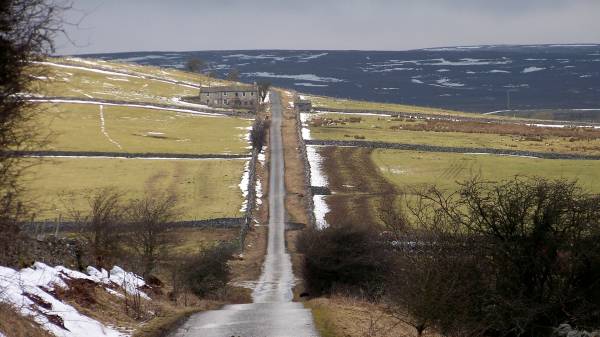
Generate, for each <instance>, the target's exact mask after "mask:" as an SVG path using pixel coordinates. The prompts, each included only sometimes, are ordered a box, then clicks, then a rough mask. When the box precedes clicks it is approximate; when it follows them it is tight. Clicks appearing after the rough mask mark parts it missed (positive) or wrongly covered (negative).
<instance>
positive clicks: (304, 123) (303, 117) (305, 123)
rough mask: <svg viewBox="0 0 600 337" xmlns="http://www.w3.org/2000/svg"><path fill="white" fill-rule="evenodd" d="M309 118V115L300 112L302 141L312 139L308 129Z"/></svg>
mask: <svg viewBox="0 0 600 337" xmlns="http://www.w3.org/2000/svg"><path fill="white" fill-rule="evenodd" d="M310 119H311V117H310V114H309V113H306V112H302V113H300V122H301V123H302V139H304V140H311V139H312V138H311V137H310V129H309V128H308V122H309V121H310Z"/></svg>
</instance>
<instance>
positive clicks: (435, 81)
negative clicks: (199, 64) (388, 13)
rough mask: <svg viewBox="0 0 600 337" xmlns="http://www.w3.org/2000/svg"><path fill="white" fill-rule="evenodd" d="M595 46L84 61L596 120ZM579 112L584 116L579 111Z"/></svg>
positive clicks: (598, 51)
mask: <svg viewBox="0 0 600 337" xmlns="http://www.w3.org/2000/svg"><path fill="white" fill-rule="evenodd" d="M599 56H600V46H599V45H598V44H586V45H492V46H485V45H483V46H469V47H450V48H429V49H417V50H402V51H368V50H365V51H359V50H348V51H340V50H310V51H303V50H233V51H190V52H169V51H164V52H129V53H108V54H93V55H85V56H83V57H91V58H96V59H97V58H102V59H104V60H115V61H117V60H119V61H122V62H133V63H137V64H141V65H155V66H162V67H167V68H174V69H183V67H184V65H185V62H186V61H187V60H188V59H190V58H199V59H202V60H204V61H205V62H206V64H207V66H208V68H209V69H210V70H212V71H215V72H217V73H218V74H220V75H221V76H224V74H226V73H228V72H229V71H230V70H231V69H237V70H239V71H240V73H241V74H242V80H244V81H245V82H248V83H251V82H253V81H259V80H269V81H271V82H273V84H274V85H277V86H280V87H285V88H292V89H294V90H297V91H300V92H306V93H308V94H312V95H325V96H331V97H337V98H344V99H352V100H357V101H362V102H385V103H396V104H407V105H418V106H428V107H436V108H442V109H449V110H458V111H468V112H471V113H473V112H475V113H486V112H493V111H499V110H511V111H507V112H505V113H506V114H507V115H508V116H513V115H517V116H520V115H521V114H524V115H526V116H527V115H538V116H542V115H544V116H546V117H548V116H552V115H553V114H554V113H555V112H558V113H559V115H560V116H562V117H561V118H564V117H567V118H573V119H577V120H582V121H590V120H596V121H600V119H599V117H598V115H599V113H600V110H598V109H599V107H600V101H599V100H598V87H599V84H600V62H598V61H599V60H600V57H599ZM579 109H585V111H582V110H579Z"/></svg>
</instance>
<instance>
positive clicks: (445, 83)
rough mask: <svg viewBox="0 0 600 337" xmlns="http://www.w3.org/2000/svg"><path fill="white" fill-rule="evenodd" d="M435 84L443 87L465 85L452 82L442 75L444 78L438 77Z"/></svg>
mask: <svg viewBox="0 0 600 337" xmlns="http://www.w3.org/2000/svg"><path fill="white" fill-rule="evenodd" d="M435 82H436V83H437V84H439V85H441V86H444V87H449V88H458V87H464V86H465V85H464V84H463V83H459V82H452V81H450V79H449V78H447V77H444V78H440V79H439V80H437V81H435Z"/></svg>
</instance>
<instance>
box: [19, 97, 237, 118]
mask: <svg viewBox="0 0 600 337" xmlns="http://www.w3.org/2000/svg"><path fill="white" fill-rule="evenodd" d="M29 101H30V102H36V103H65V104H92V105H106V106H125V107H132V108H145V109H153V110H166V111H175V112H184V113H190V114H195V115H201V116H207V117H224V116H226V115H224V114H220V113H212V112H200V111H196V110H190V109H179V108H166V107H161V106H156V105H150V104H136V103H106V102H102V101H88V100H78V99H48V98H30V99H29Z"/></svg>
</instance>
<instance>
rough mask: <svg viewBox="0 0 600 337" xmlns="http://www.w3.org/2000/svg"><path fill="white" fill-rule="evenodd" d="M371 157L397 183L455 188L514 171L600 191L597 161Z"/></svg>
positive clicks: (407, 154) (390, 153)
mask: <svg viewBox="0 0 600 337" xmlns="http://www.w3.org/2000/svg"><path fill="white" fill-rule="evenodd" d="M372 158H373V161H374V162H375V164H376V165H377V167H379V170H380V172H381V174H382V175H383V176H384V177H385V178H386V179H387V180H388V181H390V182H392V183H393V184H395V185H396V186H398V187H400V188H402V187H404V186H414V185H420V184H436V185H438V186H439V187H442V188H444V189H450V190H453V189H456V187H457V184H456V182H457V181H464V180H465V179H468V178H470V177H473V176H480V177H481V178H483V179H487V180H493V181H498V180H502V179H507V178H511V177H513V176H515V175H526V176H539V177H545V178H552V179H555V178H561V179H569V180H577V181H578V182H579V184H580V185H581V186H582V187H583V188H585V189H587V190H589V191H592V192H596V193H597V192H600V161H598V160H554V159H535V158H522V157H507V156H494V155H465V154H454V153H428V152H415V151H401V150H375V151H374V152H373V154H372Z"/></svg>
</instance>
